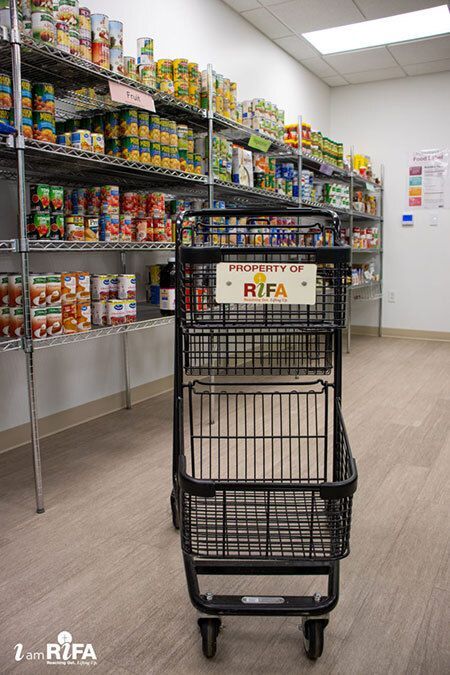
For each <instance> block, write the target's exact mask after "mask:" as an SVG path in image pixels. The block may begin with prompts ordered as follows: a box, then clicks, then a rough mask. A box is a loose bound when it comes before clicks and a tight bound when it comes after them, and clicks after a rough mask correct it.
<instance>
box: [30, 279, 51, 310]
mask: <svg viewBox="0 0 450 675" xmlns="http://www.w3.org/2000/svg"><path fill="white" fill-rule="evenodd" d="M28 288H29V292H30V304H31V306H32V307H41V306H45V304H46V302H47V277H46V275H43V274H30V275H29V276H28Z"/></svg>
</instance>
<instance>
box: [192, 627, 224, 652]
mask: <svg viewBox="0 0 450 675" xmlns="http://www.w3.org/2000/svg"><path fill="white" fill-rule="evenodd" d="M221 625H222V622H221V620H220V619H199V620H198V627H199V628H200V633H201V634H202V650H203V655H204V656H206V658H207V659H212V658H213V656H215V655H216V650H217V636H218V635H219V631H220V626H221Z"/></svg>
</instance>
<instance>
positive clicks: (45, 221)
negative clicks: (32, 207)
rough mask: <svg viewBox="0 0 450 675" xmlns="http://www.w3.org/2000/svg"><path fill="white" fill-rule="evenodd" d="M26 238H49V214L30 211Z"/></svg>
mask: <svg viewBox="0 0 450 675" xmlns="http://www.w3.org/2000/svg"><path fill="white" fill-rule="evenodd" d="M27 235H28V239H33V240H36V239H49V237H50V214H49V213H31V214H30V215H29V216H28V223H27Z"/></svg>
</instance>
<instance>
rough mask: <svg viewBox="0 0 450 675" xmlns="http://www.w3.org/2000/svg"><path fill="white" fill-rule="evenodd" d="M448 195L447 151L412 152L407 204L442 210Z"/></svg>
mask: <svg viewBox="0 0 450 675" xmlns="http://www.w3.org/2000/svg"><path fill="white" fill-rule="evenodd" d="M447 193H448V150H447V149H444V150H420V151H418V152H413V153H412V154H411V156H410V159H409V167H408V204H409V206H414V207H416V208H423V209H436V208H441V209H442V208H444V206H445V201H446V195H447Z"/></svg>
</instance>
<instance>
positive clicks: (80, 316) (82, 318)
mask: <svg viewBox="0 0 450 675" xmlns="http://www.w3.org/2000/svg"><path fill="white" fill-rule="evenodd" d="M91 327H92V322H91V305H90V302H89V301H88V302H77V330H78V333H85V332H86V331H88V330H91Z"/></svg>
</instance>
